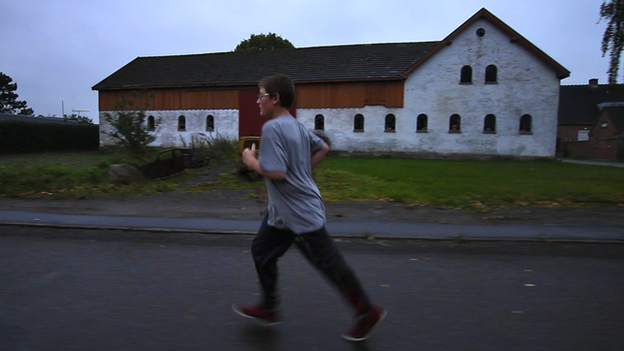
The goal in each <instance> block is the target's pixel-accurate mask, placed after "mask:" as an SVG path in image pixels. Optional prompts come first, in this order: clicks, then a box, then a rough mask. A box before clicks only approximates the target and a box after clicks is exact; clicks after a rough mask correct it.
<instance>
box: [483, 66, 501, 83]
mask: <svg viewBox="0 0 624 351" xmlns="http://www.w3.org/2000/svg"><path fill="white" fill-rule="evenodd" d="M497 71H498V69H497V68H496V66H494V65H489V66H487V67H486V68H485V82H486V83H496V82H497V79H498V78H497V75H498V73H497Z"/></svg>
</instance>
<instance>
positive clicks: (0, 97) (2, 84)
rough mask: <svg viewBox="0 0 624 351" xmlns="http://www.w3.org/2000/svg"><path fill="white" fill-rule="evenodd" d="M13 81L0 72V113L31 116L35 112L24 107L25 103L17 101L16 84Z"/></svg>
mask: <svg viewBox="0 0 624 351" xmlns="http://www.w3.org/2000/svg"><path fill="white" fill-rule="evenodd" d="M12 82H13V79H12V78H11V77H9V76H7V75H6V74H4V73H2V72H0V113H14V114H15V113H17V114H20V115H33V114H35V111H33V109H32V108H27V107H26V101H18V100H17V98H18V95H17V94H16V93H15V91H16V90H17V83H12Z"/></svg>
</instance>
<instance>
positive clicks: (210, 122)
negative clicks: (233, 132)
mask: <svg viewBox="0 0 624 351" xmlns="http://www.w3.org/2000/svg"><path fill="white" fill-rule="evenodd" d="M206 131H207V132H212V131H214V116H213V115H208V117H206Z"/></svg>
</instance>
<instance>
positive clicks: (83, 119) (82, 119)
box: [64, 113, 93, 124]
mask: <svg viewBox="0 0 624 351" xmlns="http://www.w3.org/2000/svg"><path fill="white" fill-rule="evenodd" d="M64 118H65V119H66V120H68V121H78V122H80V123H88V124H93V120H92V119H91V118H88V117H84V116H80V115H77V114H75V113H72V114H71V115H69V116H68V115H65V117H64Z"/></svg>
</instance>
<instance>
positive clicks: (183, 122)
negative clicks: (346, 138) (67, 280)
mask: <svg viewBox="0 0 624 351" xmlns="http://www.w3.org/2000/svg"><path fill="white" fill-rule="evenodd" d="M178 131H180V132H183V131H186V118H185V117H184V116H180V117H178Z"/></svg>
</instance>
